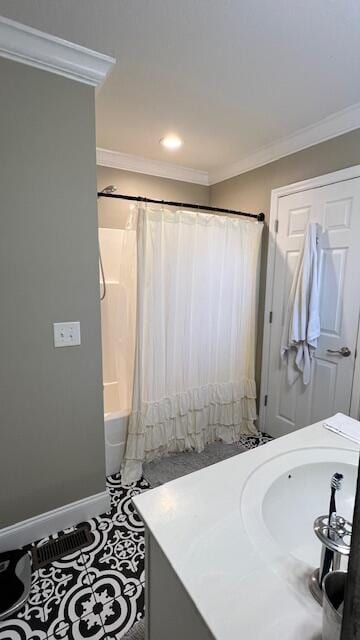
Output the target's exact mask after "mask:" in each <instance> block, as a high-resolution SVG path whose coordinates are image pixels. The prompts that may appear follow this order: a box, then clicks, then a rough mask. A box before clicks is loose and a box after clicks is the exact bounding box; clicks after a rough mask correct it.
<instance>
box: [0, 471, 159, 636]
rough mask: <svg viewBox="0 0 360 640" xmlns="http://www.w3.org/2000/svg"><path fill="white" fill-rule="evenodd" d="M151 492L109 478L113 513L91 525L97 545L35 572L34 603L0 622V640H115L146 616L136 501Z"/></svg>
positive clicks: (31, 599) (144, 485)
mask: <svg viewBox="0 0 360 640" xmlns="http://www.w3.org/2000/svg"><path fill="white" fill-rule="evenodd" d="M148 487H149V485H148V484H147V483H146V482H145V481H144V480H142V481H140V482H138V483H136V484H134V485H132V486H130V487H126V488H125V487H122V486H121V483H120V477H119V476H112V477H110V478H108V479H107V488H108V491H109V493H110V496H111V511H110V512H109V513H105V514H103V515H102V516H99V517H97V518H93V519H92V520H89V521H88V522H87V525H88V526H89V527H90V529H91V531H92V533H93V536H94V539H93V542H92V544H91V545H90V546H88V547H85V548H84V549H82V550H81V551H76V552H75V553H73V554H72V555H68V556H66V557H64V558H62V559H60V560H57V561H55V562H53V563H51V564H49V565H47V566H46V567H45V568H42V569H37V570H35V571H33V576H32V587H31V593H30V597H29V600H28V602H27V603H26V605H25V607H23V609H22V610H21V611H19V612H18V613H17V614H16V616H15V617H14V618H12V619H9V620H4V621H2V622H0V640H48V639H49V640H82V639H87V640H105V639H106V640H115V638H117V639H118V638H121V636H122V635H124V634H125V633H126V632H127V631H128V630H129V629H130V628H131V627H132V626H133V625H134V624H135V622H137V621H138V620H140V619H141V618H142V617H143V615H144V581H145V575H144V564H145V563H144V556H145V543H144V527H143V524H142V522H141V520H140V518H139V516H138V515H137V513H136V511H135V508H134V507H133V505H132V503H131V499H132V497H133V496H134V495H136V494H138V493H140V492H141V491H144V490H145V489H147V488H148ZM67 531H70V529H67V530H66V532H67ZM63 533H65V532H59V533H58V534H57V536H61V535H62V534H63ZM46 541H47V538H44V539H43V540H40V541H38V542H37V543H36V544H38V545H39V544H44V542H46Z"/></svg>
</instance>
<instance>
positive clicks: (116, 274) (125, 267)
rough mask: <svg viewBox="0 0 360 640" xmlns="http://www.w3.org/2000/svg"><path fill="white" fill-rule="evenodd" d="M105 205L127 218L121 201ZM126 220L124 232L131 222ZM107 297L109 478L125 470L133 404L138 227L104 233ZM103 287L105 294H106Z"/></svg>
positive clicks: (105, 376) (104, 340)
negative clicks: (120, 203)
mask: <svg viewBox="0 0 360 640" xmlns="http://www.w3.org/2000/svg"><path fill="white" fill-rule="evenodd" d="M103 200H104V201H101V203H100V205H99V206H101V207H102V209H105V208H107V209H108V211H109V212H110V214H111V213H114V212H116V214H119V213H121V211H122V210H121V208H120V207H119V204H118V202H116V201H115V202H107V201H106V200H105V199H103ZM128 217H129V216H128V213H127V214H126V215H125V216H124V218H125V222H124V227H126V224H127V222H128ZM99 246H100V251H101V257H102V262H103V267H104V275H105V287H106V295H105V298H104V299H103V300H102V301H101V337H102V356H103V384H104V409H105V423H104V429H105V462H106V475H107V476H110V475H112V474H114V473H118V472H119V471H120V467H121V463H122V460H123V457H124V451H125V444H126V438H127V429H128V422H129V413H130V409H128V408H127V407H130V406H131V399H132V381H133V369H134V355H135V316H136V231H135V228H121V229H108V228H102V227H101V228H99ZM103 286H104V284H103V282H100V290H101V291H103Z"/></svg>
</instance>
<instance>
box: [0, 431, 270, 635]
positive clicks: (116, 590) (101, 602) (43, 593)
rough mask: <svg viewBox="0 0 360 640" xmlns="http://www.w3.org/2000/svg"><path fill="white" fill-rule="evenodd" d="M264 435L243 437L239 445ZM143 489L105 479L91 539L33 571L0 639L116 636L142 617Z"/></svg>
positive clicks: (2, 627) (91, 523) (90, 524)
mask: <svg viewBox="0 0 360 640" xmlns="http://www.w3.org/2000/svg"><path fill="white" fill-rule="evenodd" d="M269 440H271V438H270V437H269V436H266V435H264V434H261V435H260V436H259V437H247V436H243V439H242V440H241V442H240V443H239V444H240V445H241V446H242V447H245V448H247V449H251V448H254V447H257V446H259V445H262V444H265V443H266V442H268V441H269ZM148 488H149V485H148V483H147V482H146V481H145V480H141V481H140V482H138V483H135V484H134V485H131V486H130V487H123V486H122V485H121V481H120V475H119V474H117V475H115V476H111V477H109V478H107V489H108V491H109V494H110V497H111V511H110V512H109V513H105V514H103V515H102V516H99V517H97V518H93V519H92V520H89V521H88V522H87V523H86V524H87V526H88V527H89V528H90V529H91V531H92V533H93V542H92V543H91V544H90V545H89V546H87V547H85V548H83V549H82V550H80V551H76V552H75V553H73V554H72V555H68V556H66V557H64V558H62V559H60V560H57V561H55V562H53V563H51V564H49V565H47V566H46V567H45V568H42V569H37V570H35V571H33V575H32V587H31V592H30V597H29V599H28V601H27V603H26V605H25V606H24V607H23V609H21V610H20V611H19V612H18V613H17V614H16V616H14V618H12V619H8V620H4V621H2V622H0V640H119V638H121V637H122V636H123V635H124V634H125V633H126V632H127V631H128V630H129V629H131V627H132V626H133V625H134V624H135V622H137V621H138V620H140V619H141V618H142V617H143V616H144V586H145V562H144V558H145V541H144V526H143V523H142V521H141V520H140V518H139V516H138V514H137V512H136V510H135V508H134V506H133V504H132V502H131V499H132V498H133V497H134V496H135V495H137V494H138V493H140V492H142V491H144V490H146V489H148ZM67 531H70V529H68V530H67ZM64 533H65V532H59V533H58V534H56V536H61V535H62V534H64ZM53 537H55V536H53ZM46 540H47V538H45V539H43V540H40V541H38V542H37V543H36V544H38V545H39V544H44V542H46ZM34 544H35V543H34Z"/></svg>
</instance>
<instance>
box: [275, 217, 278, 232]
mask: <svg viewBox="0 0 360 640" xmlns="http://www.w3.org/2000/svg"><path fill="white" fill-rule="evenodd" d="M278 231H279V220H275V233H277V232H278Z"/></svg>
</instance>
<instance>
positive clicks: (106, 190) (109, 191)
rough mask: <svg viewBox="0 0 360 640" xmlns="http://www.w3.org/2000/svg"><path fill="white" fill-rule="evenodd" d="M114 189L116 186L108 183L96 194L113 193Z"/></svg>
mask: <svg viewBox="0 0 360 640" xmlns="http://www.w3.org/2000/svg"><path fill="white" fill-rule="evenodd" d="M115 191H116V187H115V185H114V184H109V185H108V186H107V187H104V189H101V191H99V193H98V196H99V195H100V194H101V193H115Z"/></svg>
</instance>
